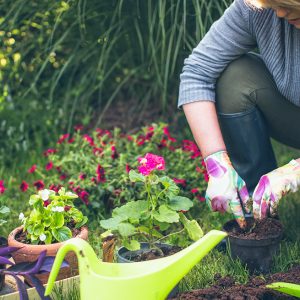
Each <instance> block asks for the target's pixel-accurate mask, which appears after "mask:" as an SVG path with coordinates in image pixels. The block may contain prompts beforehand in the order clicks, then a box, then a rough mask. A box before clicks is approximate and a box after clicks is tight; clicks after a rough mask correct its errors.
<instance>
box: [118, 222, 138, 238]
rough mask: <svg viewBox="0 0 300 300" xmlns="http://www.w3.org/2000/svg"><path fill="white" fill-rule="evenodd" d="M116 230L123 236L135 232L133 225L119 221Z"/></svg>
mask: <svg viewBox="0 0 300 300" xmlns="http://www.w3.org/2000/svg"><path fill="white" fill-rule="evenodd" d="M117 230H118V231H119V233H120V234H121V236H123V237H126V236H130V235H133V234H134V233H135V227H134V226H133V225H131V224H130V223H120V224H119V225H118V228H117Z"/></svg>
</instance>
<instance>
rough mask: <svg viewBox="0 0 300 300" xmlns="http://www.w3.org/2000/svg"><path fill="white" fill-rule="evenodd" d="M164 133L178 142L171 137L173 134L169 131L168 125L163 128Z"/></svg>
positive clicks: (170, 139)
mask: <svg viewBox="0 0 300 300" xmlns="http://www.w3.org/2000/svg"><path fill="white" fill-rule="evenodd" d="M163 131H164V134H165V135H166V136H167V138H168V140H169V141H171V142H176V139H175V138H173V137H171V134H170V132H169V128H168V127H164V128H163Z"/></svg>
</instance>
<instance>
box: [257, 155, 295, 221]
mask: <svg viewBox="0 0 300 300" xmlns="http://www.w3.org/2000/svg"><path fill="white" fill-rule="evenodd" d="M299 185H300V164H299V163H298V162H297V161H296V160H291V161H290V162H289V163H288V164H286V165H284V166H283V167H280V168H278V169H276V170H274V171H272V172H270V173H268V174H265V175H263V176H262V177H261V178H260V180H259V182H258V184H257V186H256V188H255V190H254V193H253V215H254V218H256V219H263V218H266V217H267V216H268V215H269V214H270V215H271V216H275V215H276V213H277V207H278V203H279V200H280V199H281V198H282V196H284V195H286V194H287V193H289V192H296V191H297V190H298V188H299Z"/></svg>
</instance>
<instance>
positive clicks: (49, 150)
mask: <svg viewBox="0 0 300 300" xmlns="http://www.w3.org/2000/svg"><path fill="white" fill-rule="evenodd" d="M56 152H57V150H56V149H51V148H50V149H47V150H46V151H44V156H46V157H47V156H49V155H50V154H53V153H56Z"/></svg>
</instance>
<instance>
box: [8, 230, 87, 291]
mask: <svg viewBox="0 0 300 300" xmlns="http://www.w3.org/2000/svg"><path fill="white" fill-rule="evenodd" d="M22 231H23V226H20V227H18V228H16V229H14V230H13V231H12V232H11V233H10V234H9V236H8V245H9V246H12V247H20V249H19V250H17V251H15V252H14V253H12V257H13V259H14V261H15V263H21V262H33V261H35V260H37V259H38V257H39V255H40V253H41V252H42V251H43V250H47V256H56V253H57V251H58V250H59V248H60V247H61V246H62V245H63V243H64V242H61V243H54V244H50V245H30V244H24V243H20V242H18V241H17V240H16V235H17V234H18V233H20V232H22ZM76 238H81V239H83V240H87V238H88V229H87V227H85V226H83V227H81V229H80V233H79V234H78V235H77V236H76ZM21 247H22V248H21ZM65 260H66V261H67V262H68V264H69V267H64V268H61V270H60V272H59V274H58V276H57V278H56V280H62V279H65V278H68V277H72V276H75V275H78V264H77V257H76V254H75V253H74V252H69V253H68V254H67V255H66V257H65ZM37 277H38V278H39V279H40V280H41V281H42V283H43V284H45V283H47V281H48V277H49V273H45V274H39V275H37ZM28 283H29V284H30V282H28ZM30 285H31V284H30Z"/></svg>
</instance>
